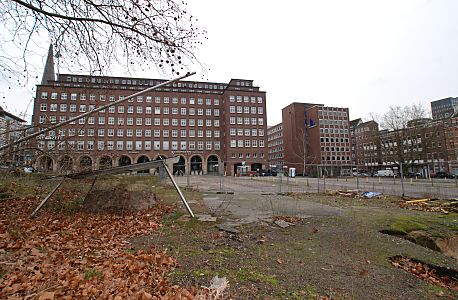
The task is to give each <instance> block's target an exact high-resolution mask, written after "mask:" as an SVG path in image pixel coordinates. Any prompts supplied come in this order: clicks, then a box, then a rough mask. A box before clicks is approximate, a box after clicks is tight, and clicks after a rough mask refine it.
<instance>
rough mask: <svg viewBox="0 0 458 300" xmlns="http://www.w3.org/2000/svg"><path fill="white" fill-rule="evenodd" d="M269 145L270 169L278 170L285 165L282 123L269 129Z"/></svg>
mask: <svg viewBox="0 0 458 300" xmlns="http://www.w3.org/2000/svg"><path fill="white" fill-rule="evenodd" d="M267 143H268V145H267V148H268V152H269V153H268V155H269V157H268V160H269V169H274V170H276V169H277V168H278V166H280V167H282V166H283V165H285V161H284V155H285V154H284V148H283V125H282V123H280V124H277V125H275V126H270V127H269V128H267Z"/></svg>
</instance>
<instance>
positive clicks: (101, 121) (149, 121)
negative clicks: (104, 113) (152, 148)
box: [39, 115, 220, 127]
mask: <svg viewBox="0 0 458 300" xmlns="http://www.w3.org/2000/svg"><path fill="white" fill-rule="evenodd" d="M66 120H68V119H67V117H66V116H59V122H60V123H61V122H65V121H66ZM124 120H126V123H124ZM134 120H135V125H138V126H142V125H143V124H144V125H146V126H150V125H154V126H160V125H161V124H162V125H163V126H170V125H172V126H182V127H185V126H191V127H193V126H196V119H171V122H170V119H160V118H154V119H153V118H135V119H134V118H131V117H129V118H126V119H124V118H115V117H108V118H105V117H85V118H84V117H83V118H79V119H78V124H81V125H84V124H86V123H87V124H89V125H93V124H96V123H95V122H96V121H97V124H98V125H105V124H108V125H116V124H117V125H118V126H123V125H124V124H127V125H134ZM46 121H49V123H51V124H56V123H57V116H49V117H48V116H46V115H40V117H39V123H40V124H45V123H46ZM105 121H108V123H105ZM143 121H144V123H143ZM161 121H162V122H161ZM178 121H179V122H178ZM70 124H76V121H73V122H71V123H70ZM219 125H220V122H219V120H212V119H206V120H205V126H207V127H211V126H214V127H219ZM197 126H199V127H201V126H204V119H197Z"/></svg>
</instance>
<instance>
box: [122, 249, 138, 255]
mask: <svg viewBox="0 0 458 300" xmlns="http://www.w3.org/2000/svg"><path fill="white" fill-rule="evenodd" d="M135 252H137V251H136V250H135V249H132V248H130V249H125V250H124V253H126V254H135Z"/></svg>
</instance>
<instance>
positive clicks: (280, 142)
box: [268, 140, 283, 147]
mask: <svg viewBox="0 0 458 300" xmlns="http://www.w3.org/2000/svg"><path fill="white" fill-rule="evenodd" d="M282 144H283V140H275V141H273V142H271V143H269V144H268V146H269V147H275V146H277V145H282Z"/></svg>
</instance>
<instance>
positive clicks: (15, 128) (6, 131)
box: [0, 106, 26, 165]
mask: <svg viewBox="0 0 458 300" xmlns="http://www.w3.org/2000/svg"><path fill="white" fill-rule="evenodd" d="M25 122H26V121H24V120H23V119H21V118H19V117H17V116H15V115H13V114H11V113H9V112H7V111H5V110H4V109H3V108H2V107H1V106H0V146H4V145H6V144H8V143H11V142H12V141H15V140H18V139H19V138H21V137H23V136H24V134H25V130H26V127H25V126H24V123H25ZM6 152H7V154H6V155H5V156H3V155H2V156H1V157H0V164H6V165H12V164H17V165H22V164H24V160H25V155H24V152H23V151H20V152H18V151H17V149H16V147H13V148H11V149H9V150H6Z"/></svg>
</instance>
